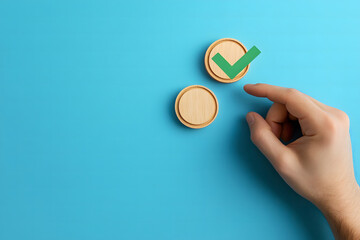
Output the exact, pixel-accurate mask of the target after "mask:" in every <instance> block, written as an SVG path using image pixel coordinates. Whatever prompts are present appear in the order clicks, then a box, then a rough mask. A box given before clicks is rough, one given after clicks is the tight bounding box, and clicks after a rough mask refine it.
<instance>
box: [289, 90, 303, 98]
mask: <svg viewBox="0 0 360 240" xmlns="http://www.w3.org/2000/svg"><path fill="white" fill-rule="evenodd" d="M287 92H288V95H289V96H292V97H295V96H298V95H300V93H301V92H300V91H299V90H297V89H295V88H288V89H287Z"/></svg>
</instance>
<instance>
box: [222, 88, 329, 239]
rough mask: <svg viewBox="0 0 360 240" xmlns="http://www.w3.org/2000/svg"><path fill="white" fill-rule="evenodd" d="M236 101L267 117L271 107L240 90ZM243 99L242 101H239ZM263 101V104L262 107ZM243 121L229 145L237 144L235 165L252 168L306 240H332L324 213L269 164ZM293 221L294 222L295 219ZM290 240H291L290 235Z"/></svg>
mask: <svg viewBox="0 0 360 240" xmlns="http://www.w3.org/2000/svg"><path fill="white" fill-rule="evenodd" d="M236 95H237V96H236V98H237V99H238V100H240V101H241V104H242V105H246V106H250V107H251V108H252V109H251V110H253V111H256V112H258V113H259V114H261V115H262V116H264V115H265V114H266V112H267V110H268V109H269V107H270V105H269V104H266V103H264V99H259V100H260V101H259V102H257V101H254V99H255V98H253V97H251V96H248V95H244V94H243V93H241V92H239V89H237V92H236ZM239 98H240V99H239ZM260 102H261V104H260ZM239 120H240V121H235V122H236V126H233V129H234V131H233V134H232V136H230V140H229V142H230V143H231V144H232V145H233V146H232V149H233V151H236V153H235V155H239V158H238V161H236V162H234V163H233V165H236V167H239V168H241V169H243V168H248V170H249V172H251V173H252V174H254V175H256V176H255V178H254V179H257V180H258V185H259V186H261V187H262V188H263V189H264V191H269V194H271V195H273V196H275V197H276V198H278V199H279V200H280V201H281V202H282V203H283V204H284V207H285V208H286V209H288V210H289V211H290V212H291V213H292V214H293V215H294V219H295V221H296V223H297V224H300V225H301V227H302V228H303V229H304V231H305V234H306V235H307V238H306V239H316V240H322V239H324V240H325V239H329V237H330V238H331V236H332V235H331V231H330V228H329V226H328V224H327V223H326V221H325V218H324V217H323V216H322V214H321V212H320V211H319V210H318V209H317V208H316V207H315V206H314V205H312V204H311V203H310V202H309V201H307V200H306V199H304V198H302V197H301V196H299V195H298V194H297V193H296V192H294V191H293V190H292V189H291V188H290V187H289V186H288V185H287V184H286V183H285V182H284V181H283V179H282V178H281V177H280V175H279V174H278V173H277V172H276V171H275V169H274V168H273V167H272V165H271V164H270V163H269V161H268V160H267V159H266V158H265V157H264V156H263V155H262V154H261V152H260V151H259V150H258V149H257V148H256V147H255V146H254V144H253V143H252V142H251V140H250V131H249V128H248V124H247V122H246V119H245V117H244V116H243V117H241V119H239ZM292 220H293V219H292ZM288 239H291V236H289V238H288Z"/></svg>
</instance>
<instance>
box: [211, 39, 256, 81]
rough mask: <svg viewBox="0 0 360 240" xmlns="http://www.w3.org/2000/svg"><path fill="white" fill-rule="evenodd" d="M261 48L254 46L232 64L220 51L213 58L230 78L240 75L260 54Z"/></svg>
mask: <svg viewBox="0 0 360 240" xmlns="http://www.w3.org/2000/svg"><path fill="white" fill-rule="evenodd" d="M260 53H261V52H260V50H259V49H258V48H257V47H255V46H253V47H252V48H251V49H250V50H249V51H248V52H247V53H245V55H244V56H242V57H241V58H240V59H239V60H238V61H237V62H236V63H234V65H231V64H230V63H229V62H228V61H226V59H225V58H224V57H223V56H221V54H220V53H217V54H215V56H213V57H212V60H213V61H214V62H215V63H216V64H217V65H218V66H219V67H220V68H221V70H223V71H224V73H225V74H226V75H228V77H229V78H230V79H233V78H235V77H236V75H238V74H239V73H240V72H241V71H242V70H243V69H244V68H245V67H246V66H247V65H249V63H251V62H252V61H253V60H254V59H255V58H256V57H257V56H258V55H259V54H260Z"/></svg>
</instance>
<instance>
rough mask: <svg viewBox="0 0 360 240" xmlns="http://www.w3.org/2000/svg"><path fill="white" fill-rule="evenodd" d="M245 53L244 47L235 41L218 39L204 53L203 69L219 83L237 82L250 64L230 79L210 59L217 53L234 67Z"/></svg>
mask: <svg viewBox="0 0 360 240" xmlns="http://www.w3.org/2000/svg"><path fill="white" fill-rule="evenodd" d="M246 52H247V49H246V47H245V46H244V45H243V44H242V43H241V42H239V41H238V40H236V39H233V38H223V39H219V40H217V41H215V42H214V43H212V44H211V45H210V47H209V48H208V49H207V51H206V53H205V68H206V70H207V72H208V73H209V74H210V76H211V77H212V78H214V79H215V80H217V81H219V82H222V83H233V82H236V81H239V80H240V79H241V78H242V77H244V76H245V74H246V73H247V72H248V71H249V67H250V64H249V65H247V66H246V67H245V68H244V69H243V70H242V71H240V72H239V73H238V74H237V75H236V76H235V77H234V78H232V79H231V78H230V77H229V76H228V75H227V74H226V73H225V72H224V71H223V69H221V68H220V67H219V66H218V65H217V64H216V63H215V62H214V60H213V59H212V58H213V57H214V56H215V55H216V54H217V53H219V54H221V56H222V57H223V58H224V59H225V60H226V61H227V62H228V63H229V64H230V65H234V64H235V63H236V62H237V61H238V60H239V59H240V58H241V57H242V56H244V55H245V53H246Z"/></svg>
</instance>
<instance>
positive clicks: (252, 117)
mask: <svg viewBox="0 0 360 240" xmlns="http://www.w3.org/2000/svg"><path fill="white" fill-rule="evenodd" d="M246 121H247V122H248V124H249V125H252V124H253V123H254V121H255V119H254V116H253V115H252V114H251V113H248V114H247V115H246Z"/></svg>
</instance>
